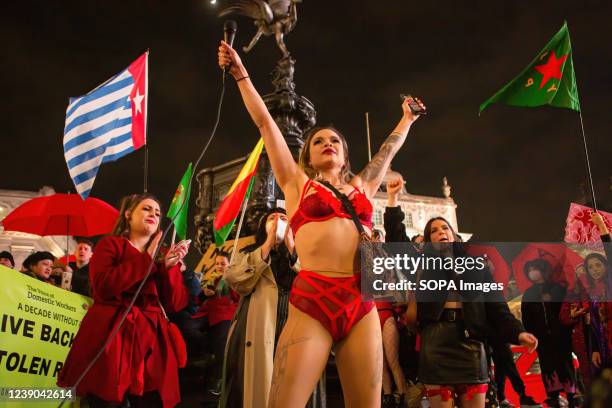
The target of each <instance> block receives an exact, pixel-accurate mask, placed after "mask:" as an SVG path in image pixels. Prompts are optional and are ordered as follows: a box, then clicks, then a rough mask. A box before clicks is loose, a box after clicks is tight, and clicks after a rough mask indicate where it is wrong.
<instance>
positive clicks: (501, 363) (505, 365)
mask: <svg viewBox="0 0 612 408" xmlns="http://www.w3.org/2000/svg"><path fill="white" fill-rule="evenodd" d="M491 347H492V348H493V363H494V364H495V383H496V384H497V395H498V397H499V400H500V401H503V400H505V399H506V392H505V391H506V390H505V386H506V378H508V379H509V380H510V383H511V384H512V388H514V391H516V393H517V394H518V395H525V384H524V383H523V380H522V379H521V376H520V374H519V372H518V370H517V369H516V365H515V364H514V358H513V357H512V350H510V345H509V344H508V343H492V344H491Z"/></svg>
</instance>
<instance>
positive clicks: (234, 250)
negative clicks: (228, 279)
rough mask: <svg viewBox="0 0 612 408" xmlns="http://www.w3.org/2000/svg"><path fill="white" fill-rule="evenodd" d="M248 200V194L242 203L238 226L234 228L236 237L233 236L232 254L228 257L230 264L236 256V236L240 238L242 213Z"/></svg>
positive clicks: (244, 211)
mask: <svg viewBox="0 0 612 408" xmlns="http://www.w3.org/2000/svg"><path fill="white" fill-rule="evenodd" d="M248 202H249V196H246V197H245V198H244V203H243V204H242V214H240V221H238V228H237V229H236V238H234V246H233V247H232V256H231V258H230V265H231V263H232V262H233V260H234V257H235V256H236V249H237V248H238V238H240V230H242V222H243V221H244V214H245V213H246V208H247V203H248Z"/></svg>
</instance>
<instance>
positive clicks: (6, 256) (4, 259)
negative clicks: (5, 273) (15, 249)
mask: <svg viewBox="0 0 612 408" xmlns="http://www.w3.org/2000/svg"><path fill="white" fill-rule="evenodd" d="M0 265H4V266H6V267H7V268H11V269H13V268H14V267H15V260H14V259H13V255H12V254H11V253H10V252H9V251H2V252H0Z"/></svg>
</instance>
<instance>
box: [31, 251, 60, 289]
mask: <svg viewBox="0 0 612 408" xmlns="http://www.w3.org/2000/svg"><path fill="white" fill-rule="evenodd" d="M53 262H55V256H53V254H52V253H51V252H47V251H38V252H35V253H33V254H32V255H30V256H28V257H27V258H26V259H25V261H23V265H24V267H25V268H26V269H27V270H26V271H25V272H24V273H25V274H26V275H28V276H30V277H32V278H34V279H38V280H41V281H43V282H47V283H54V282H53V280H52V279H51V271H52V270H53Z"/></svg>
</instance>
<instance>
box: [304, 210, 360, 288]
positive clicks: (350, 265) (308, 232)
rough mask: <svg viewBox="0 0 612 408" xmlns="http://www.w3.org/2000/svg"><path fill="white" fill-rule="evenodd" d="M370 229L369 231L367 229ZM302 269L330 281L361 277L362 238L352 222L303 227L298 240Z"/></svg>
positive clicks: (333, 221) (334, 221)
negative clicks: (358, 265)
mask: <svg viewBox="0 0 612 408" xmlns="http://www.w3.org/2000/svg"><path fill="white" fill-rule="evenodd" d="M366 229H367V227H366ZM295 248H296V251H297V254H298V258H299V260H300V265H301V267H302V269H306V270H308V271H312V272H316V273H319V274H321V275H325V276H329V277H346V276H352V275H353V274H355V273H359V269H357V270H355V268H356V266H355V265H356V262H355V261H356V259H357V255H358V251H359V234H358V233H357V228H356V227H355V224H354V223H353V221H352V220H350V219H346V218H340V217H334V218H330V219H328V220H325V221H318V222H309V223H307V224H304V225H303V226H302V227H301V228H300V229H299V231H298V233H297V235H296V236H295Z"/></svg>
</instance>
